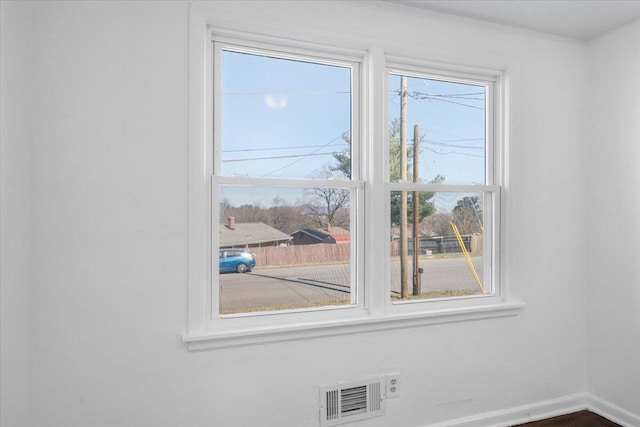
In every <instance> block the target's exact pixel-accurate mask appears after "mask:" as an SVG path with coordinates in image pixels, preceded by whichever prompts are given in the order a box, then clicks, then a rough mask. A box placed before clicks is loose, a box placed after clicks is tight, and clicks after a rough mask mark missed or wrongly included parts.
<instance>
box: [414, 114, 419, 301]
mask: <svg viewBox="0 0 640 427" xmlns="http://www.w3.org/2000/svg"><path fill="white" fill-rule="evenodd" d="M419 172H420V126H419V125H415V126H414V127H413V182H414V183H418V182H420V178H419ZM419 226H420V192H418V191H414V192H413V295H420V265H419V261H420V257H419V255H420V233H419V231H420V227H419Z"/></svg>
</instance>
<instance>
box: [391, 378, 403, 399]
mask: <svg viewBox="0 0 640 427" xmlns="http://www.w3.org/2000/svg"><path fill="white" fill-rule="evenodd" d="M401 388H402V383H401V375H400V374H388V375H387V399H393V398H394V397H400V389H401Z"/></svg>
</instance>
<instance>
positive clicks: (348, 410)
mask: <svg viewBox="0 0 640 427" xmlns="http://www.w3.org/2000/svg"><path fill="white" fill-rule="evenodd" d="M384 381H385V377H377V378H370V379H367V380H362V381H352V382H349V383H340V384H334V385H330V386H323V387H320V426H321V427H325V426H326V427H329V426H335V425H339V424H344V423H348V422H352V421H357V420H363V419H365V418H372V417H377V416H378V415H382V414H384V409H385V407H384V396H383V395H382V390H383V389H384V384H385V383H384Z"/></svg>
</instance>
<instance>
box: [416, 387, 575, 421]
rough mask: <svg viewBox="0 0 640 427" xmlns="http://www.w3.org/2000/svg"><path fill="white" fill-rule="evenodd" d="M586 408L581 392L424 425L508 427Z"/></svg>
mask: <svg viewBox="0 0 640 427" xmlns="http://www.w3.org/2000/svg"><path fill="white" fill-rule="evenodd" d="M585 409H587V399H586V395H585V394H584V393H579V394H573V395H569V396H563V397H560V398H557V399H552V400H546V401H543V402H537V403H532V404H530V405H523V406H516V407H514V408H509V409H503V410H500V411H493V412H485V413H482V414H478V415H473V416H470V417H464V418H458V419H455V420H450V421H446V422H441V423H436V424H428V425H425V426H424V427H508V426H513V425H515V424H522V423H528V422H531V421H538V420H543V419H546V418H552V417H557V416H559V415H565V414H570V413H572V412H578V411H582V410H585Z"/></svg>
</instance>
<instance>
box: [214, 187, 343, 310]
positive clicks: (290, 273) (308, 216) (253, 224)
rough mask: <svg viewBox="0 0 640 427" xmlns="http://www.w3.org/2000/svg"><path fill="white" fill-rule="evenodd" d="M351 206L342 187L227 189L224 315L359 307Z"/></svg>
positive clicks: (223, 198)
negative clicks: (353, 268)
mask: <svg viewBox="0 0 640 427" xmlns="http://www.w3.org/2000/svg"><path fill="white" fill-rule="evenodd" d="M350 199H351V190H349V189H344V188H339V189H333V188H282V187H279V188H270V187H250V186H222V187H221V188H220V200H221V202H220V221H221V224H220V227H219V230H220V231H219V232H220V247H219V250H218V257H219V284H220V307H219V308H220V314H234V313H248V312H256V311H274V310H287V309H299V308H314V307H322V306H332V305H345V304H352V303H355V292H353V289H354V288H353V287H352V278H351V276H352V273H351V233H350V229H351V223H350ZM352 294H353V295H352Z"/></svg>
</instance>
